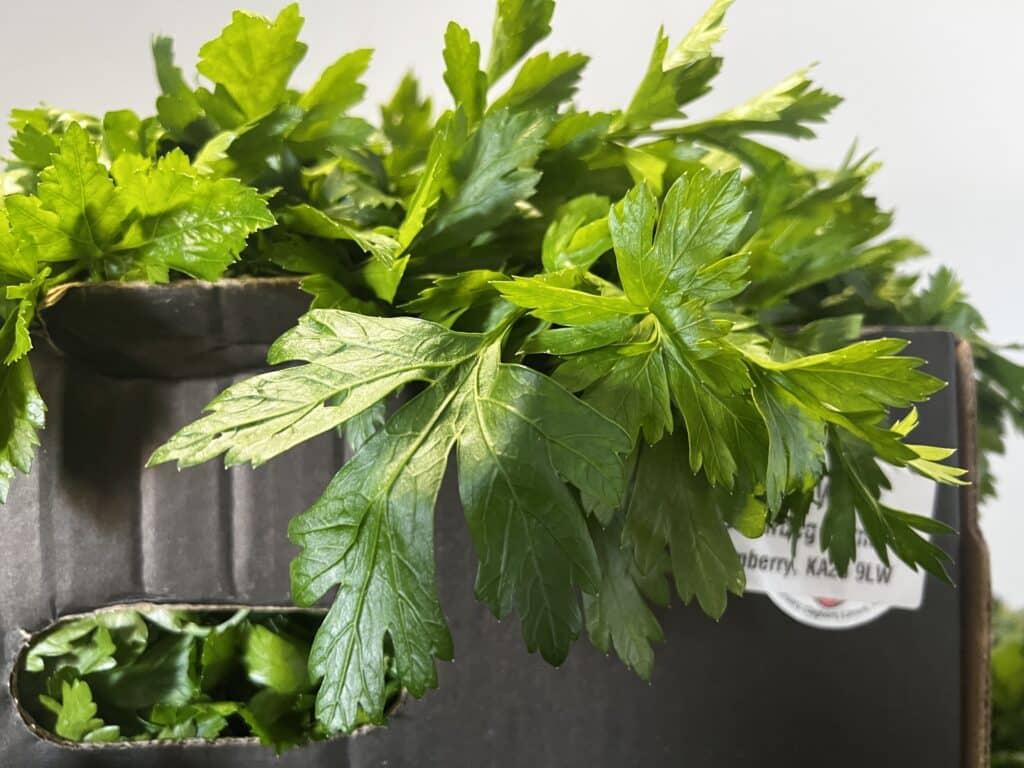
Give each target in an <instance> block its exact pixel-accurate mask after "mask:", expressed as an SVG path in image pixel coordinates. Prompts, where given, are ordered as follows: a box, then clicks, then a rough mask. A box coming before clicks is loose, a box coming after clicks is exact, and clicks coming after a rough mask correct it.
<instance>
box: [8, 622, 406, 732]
mask: <svg viewBox="0 0 1024 768" xmlns="http://www.w3.org/2000/svg"><path fill="white" fill-rule="evenodd" d="M241 611H244V612H246V619H247V620H249V623H250V624H252V623H255V624H259V625H260V626H264V627H267V628H269V629H271V630H273V631H275V633H276V634H279V635H280V634H282V633H283V631H288V630H292V631H291V632H289V635H290V636H291V637H292V638H293V639H295V640H297V641H299V642H303V641H304V640H306V637H300V636H299V635H300V634H301V632H300V631H295V630H302V629H303V628H305V629H306V630H309V632H308V638H309V639H311V638H312V632H314V631H315V628H314V627H316V626H319V622H318V621H316V619H318V618H322V617H323V616H325V615H326V613H327V612H326V611H324V610H317V609H305V608H296V607H294V606H262V605H261V606H252V605H237V604H197V603H153V602H138V603H122V604H114V605H109V606H104V607H102V608H98V609H96V610H95V611H89V612H85V613H77V614H70V615H67V616H62V617H61V618H59V619H57V620H56V621H54V622H53V623H52V624H50V625H49V626H47V627H45V628H44V629H42V630H40V631H38V632H35V633H33V634H31V635H30V636H29V637H28V638H27V640H26V641H25V644H24V645H23V646H22V648H21V651H20V652H19V653H18V657H17V659H16V661H15V665H14V670H13V671H12V673H11V679H10V688H11V695H12V696H13V697H14V703H15V707H16V709H17V711H18V714H19V715H20V717H21V719H22V721H23V722H24V723H25V725H26V726H27V727H28V729H29V730H30V731H31V732H32V733H33V734H34V735H35V736H37V737H38V738H40V739H43V740H45V741H50V742H54V743H56V744H59V745H60V746H62V747H67V748H72V749H104V748H119V749H124V748H132V747H138V748H150V747H159V746H170V745H174V746H180V745H186V746H187V745H193V746H195V745H202V746H211V745H217V744H232V745H239V744H243V745H252V746H254V747H259V746H260V741H259V739H258V738H257V737H256V736H254V735H246V734H244V733H242V734H239V733H238V732H237V731H239V730H240V728H247V725H246V724H245V721H244V719H242V718H241V717H240V716H238V715H232V716H230V719H229V732H228V735H226V736H217V737H215V738H202V737H198V736H191V737H184V738H166V737H165V738H158V737H156V736H153V737H150V738H148V739H145V740H140V741H132V740H130V736H127V737H126V738H121V739H117V740H113V741H97V742H86V741H74V740H70V739H67V738H65V737H62V736H60V735H58V734H57V733H55V732H54V731H53V730H51V728H48V727H47V726H46V725H45V723H47V722H53V721H54V720H55V718H56V716H55V715H54V714H50V713H49V712H48V710H47V709H46V708H45V707H44V706H43V704H42V703H40V702H38V696H39V694H40V693H44V692H45V690H46V678H47V677H53V676H54V674H55V669H52V668H51V666H50V663H51V662H48V661H46V659H47V658H48V659H50V660H51V661H52V663H53V666H54V667H57V665H58V664H59V661H58V660H59V659H64V660H65V661H69V659H68V656H69V654H64V655H62V656H48V657H45V658H44V659H43V663H44V669H43V671H32V670H29V669H27V664H28V661H29V657H30V654H31V652H32V650H33V649H34V648H35V647H37V646H38V645H40V644H41V643H42V642H44V641H46V640H48V639H51V640H52V639H53V635H55V634H56V633H57V632H59V631H60V630H62V629H64V628H70V627H71V626H73V625H76V624H77V623H78V622H81V621H83V620H89V619H93V618H97V617H103V618H104V619H106V621H103V622H102V623H101V624H97V625H96V626H97V627H99V626H103V627H104V628H105V629H107V632H108V634H111V630H110V628H109V627H110V625H111V624H112V623H113V624H116V622H112V621H111V618H112V617H116V616H122V615H123V616H125V617H130V615H131V614H133V613H134V614H138V615H140V616H141V617H142V620H143V621H144V622H145V624H146V627H147V635H148V637H147V640H146V645H145V649H147V650H148V649H150V648H151V647H152V645H153V641H152V634H153V633H154V632H155V633H157V634H158V639H159V640H165V639H166V638H169V637H174V636H175V635H177V636H185V635H190V634H191V635H192V636H195V637H196V638H197V640H196V642H195V643H194V646H195V648H196V650H195V653H197V654H201V651H202V647H203V645H202V643H203V642H205V637H204V636H201V635H199V634H198V630H197V629H196V627H199V628H200V629H210V630H212V629H213V628H215V627H218V626H224V624H223V622H227V621H229V620H230V619H231V617H233V616H236V615H237V614H238V612H241ZM182 613H187V614H191V615H192V616H193V618H194V619H196V620H197V621H195V622H194V623H193V626H192V627H186V626H183V625H182V626H179V627H178V628H177V629H171V628H169V627H170V622H172V620H173V619H174V617H176V616H179V615H180V614H182ZM275 618H276V619H277V620H278V624H279V626H275V623H274V620H275ZM125 621H126V623H127V622H130V621H131V619H130V618H128V619H126V620H125ZM151 628H152V629H151ZM95 632H96V629H92V630H88V631H85V632H83V637H94V636H95V635H94V633H95ZM111 637H113V635H111ZM183 642H184V641H183ZM243 654H244V652H243V651H242V650H241V649H238V656H239V661H238V662H237V664H236V665H235V666H236V667H237V668H238V669H236V670H235V672H236V673H237V672H238V671H239V670H242V671H243V672H244V669H243V668H242V662H241V658H242V656H243ZM115 657H116V655H115ZM79 658H81V657H79ZM79 663H81V662H79ZM196 664H197V665H198V658H197V661H196ZM96 675H103V671H97V672H92V673H89V674H85V675H82V679H83V680H85V681H86V682H87V683H88V682H89V681H90V678H92V679H93V683H94V686H96V685H97V678H96V677H95V676H96ZM248 685H249V686H250V687H251V688H253V689H257V686H256V685H255V684H253V683H251V682H249V683H248ZM94 686H90V688H92V687H94ZM100 691H102V686H100V687H99V688H98V691H97V692H98V693H99V692H100ZM311 692H312V693H314V694H315V692H316V686H313V687H312V689H311ZM31 699H36V701H35V702H33V701H31ZM404 699H405V691H404V690H401V691H398V692H397V693H396V694H395V695H394V697H393V698H392V700H391V701H389V702H388V704H387V706H386V709H385V715H386V716H388V717H390V716H391V715H393V714H394V713H395V711H396V710H397V709H398V708H399V707H400V706H401V705H402V703H403V701H404ZM95 703H97V705H98V707H99V710H98V711H97V713H96V717H98V718H101V719H102V718H103V716H104V708H105V706H106V705H107V704H108V702H104V701H102V695H100V696H95ZM108 709H109V708H108ZM107 714H108V716H110V714H111V713H110V712H109V711H108V713H107ZM231 720H234V721H235V722H231ZM238 721H240V722H238ZM375 727H377V726H374V725H372V724H368V725H364V726H361V727H359V728H357V729H356V730H354V731H352V732H351V733H349V734H337V735H335V736H331V737H330V739H331V740H333V739H340V738H347V737H352V736H357V735H359V734H361V733H364V732H365V731H367V730H370V729H372V728H375ZM267 748H271V747H269V746H268V747H267Z"/></svg>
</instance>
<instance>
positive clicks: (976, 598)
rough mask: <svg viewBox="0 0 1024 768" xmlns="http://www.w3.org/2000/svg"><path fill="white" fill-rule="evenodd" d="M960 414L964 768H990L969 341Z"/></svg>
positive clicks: (988, 595) (987, 637)
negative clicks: (964, 481) (963, 474)
mask: <svg viewBox="0 0 1024 768" xmlns="http://www.w3.org/2000/svg"><path fill="white" fill-rule="evenodd" d="M956 361H957V366H956V370H957V395H958V399H959V400H960V403H959V406H960V407H959V408H958V409H957V413H958V414H959V419H960V424H959V429H960V445H961V446H963V455H962V456H961V461H962V462H963V466H964V467H965V468H966V469H967V479H968V480H970V484H969V485H965V486H963V487H962V488H961V489H960V499H961V511H962V517H961V523H960V525H961V528H960V536H961V547H963V552H964V557H963V558H962V560H963V563H964V565H963V573H962V574H961V583H963V584H964V585H965V586H966V589H964V592H963V596H962V600H963V611H962V621H963V624H962V625H961V632H962V643H963V686H964V697H963V700H964V710H963V718H964V756H963V764H964V768H990V766H991V754H990V753H991V734H992V704H991V702H992V691H991V686H992V676H991V672H990V663H991V655H992V637H991V634H992V632H991V628H992V578H991V572H990V568H989V554H988V545H986V543H985V538H984V536H982V533H981V526H980V524H979V520H978V483H979V480H980V478H979V477H978V396H977V391H976V388H975V383H974V355H973V354H972V353H971V346H970V344H968V343H967V342H966V341H962V340H961V341H958V342H957V345H956Z"/></svg>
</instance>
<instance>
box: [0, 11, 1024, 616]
mask: <svg viewBox="0 0 1024 768" xmlns="http://www.w3.org/2000/svg"><path fill="white" fill-rule="evenodd" d="M238 4H241V5H243V6H244V7H246V8H248V9H250V10H254V11H260V12H263V13H266V14H274V13H276V11H277V10H278V9H279V8H280V7H281V6H282V5H283V2H267V1H266V0H203V1H202V2H194V1H190V2H179V3H167V2H166V0H159V1H157V0H92V1H91V2H84V1H81V0H65V1H64V2H54V1H53V0H49V1H48V2H42V1H39V2H23V1H22V0H0V111H2V112H3V113H6V112H7V111H8V110H10V109H11V108H12V107H16V106H18V107H26V106H31V105H34V104H36V103H37V102H39V101H46V102H48V103H51V104H54V105H58V106H61V107H66V108H70V109H79V110H83V111H86V112H93V113H102V112H103V111H105V110H106V109H110V108H123V107H130V108H133V109H136V110H138V111H140V112H148V111H151V110H152V103H153V99H154V97H155V87H156V86H155V80H154V77H153V74H152V67H151V64H150V59H149V48H148V46H149V38H150V36H151V35H152V34H156V33H161V34H168V35H171V36H173V37H174V38H175V39H176V43H177V52H178V60H179V63H181V64H182V65H183V68H184V69H185V70H186V72H191V71H192V70H193V66H194V61H195V54H196V51H197V49H198V47H199V45H200V44H201V43H202V42H203V41H205V40H207V39H209V38H212V37H215V36H216V35H217V33H218V31H219V30H220V28H221V27H222V26H224V24H226V23H227V22H228V20H229V18H230V12H231V10H232V8H234V7H235V6H236V5H238ZM492 8H493V5H492V3H491V2H489V1H488V0H369V2H368V1H367V0H305V2H303V3H302V10H303V13H304V15H305V16H306V19H307V23H306V29H305V31H304V33H303V39H304V40H305V42H307V43H308V44H309V46H310V51H309V54H308V55H307V57H306V60H305V61H304V62H303V64H302V66H301V68H300V70H299V72H298V75H297V78H296V82H298V83H300V84H308V83H311V82H312V78H313V77H314V76H315V73H316V72H318V71H319V70H321V69H322V68H323V67H325V66H327V65H328V64H329V63H331V62H332V61H333V60H334V59H335V58H336V57H337V56H338V55H340V53H342V52H344V51H346V50H349V49H352V48H357V47H372V48H375V49H376V50H377V55H376V57H375V59H374V62H373V64H372V66H371V69H370V72H369V74H368V76H367V78H366V80H367V82H368V85H369V86H370V90H369V93H370V99H371V101H372V102H373V103H374V104H375V103H377V102H379V101H381V100H383V99H384V98H386V97H387V96H388V95H390V93H391V90H392V89H393V87H394V85H395V84H396V83H397V81H398V79H399V78H400V77H401V75H402V74H403V73H404V72H405V71H406V70H407V69H409V68H414V69H415V70H416V72H417V73H418V74H419V75H420V77H421V80H422V81H423V82H424V84H425V86H426V89H427V90H428V92H430V93H432V94H435V95H436V96H437V98H438V100H439V101H440V102H444V101H445V99H446V91H445V90H444V85H443V81H442V79H441V72H442V68H443V65H442V61H441V47H442V36H443V34H444V27H445V24H446V23H447V21H448V20H449V19H452V18H454V19H456V20H458V21H459V22H460V23H462V24H463V25H464V26H468V27H469V28H470V29H471V30H472V32H473V33H474V36H475V37H476V38H477V39H480V40H481V41H482V42H483V43H484V45H485V46H486V43H487V40H488V39H489V31H490V23H491V14H492ZM703 10H704V0H630V2H622V0H615V2H607V1H606V0H561V1H560V2H559V5H558V9H557V10H556V13H555V20H554V28H555V32H554V34H553V36H552V38H551V39H550V40H549V41H548V42H547V43H546V44H545V45H546V47H549V48H551V49H555V50H561V49H571V50H579V51H583V52H585V53H588V54H590V55H591V56H592V57H593V59H594V60H593V61H592V63H591V65H590V67H589V68H588V71H587V73H586V79H585V82H584V84H583V87H582V88H581V91H580V101H581V103H582V104H584V105H585V106H587V107H589V108H594V109H600V108H614V107H618V106H624V104H625V103H626V101H627V100H628V98H629V96H630V94H631V93H632V89H633V88H634V87H635V85H636V83H637V82H638V81H639V78H640V76H641V75H642V73H643V70H644V68H645V66H646V63H647V59H648V56H649V54H650V49H651V45H652V43H653V40H654V34H655V31H656V30H657V28H658V25H659V24H665V26H666V29H667V30H668V31H669V33H670V34H671V36H672V39H673V41H676V40H678V39H679V37H680V36H681V35H682V34H684V33H685V31H686V30H687V29H688V27H689V25H690V24H691V23H692V22H693V21H694V20H695V19H696V18H697V17H698V16H699V15H700V14H701V13H702V12H703ZM729 27H730V30H729V32H728V33H727V34H726V37H725V40H724V42H723V44H722V45H721V48H720V50H721V52H722V53H723V54H724V55H725V57H726V65H725V69H724V71H723V73H722V75H720V76H719V78H718V80H717V81H716V91H715V93H713V94H712V95H711V96H710V97H708V98H707V99H706V101H705V102H703V103H701V104H699V105H697V106H696V108H695V109H693V110H692V114H693V116H695V117H702V116H706V115H710V114H712V113H713V112H715V111H716V110H718V109H720V108H723V107H725V106H728V105H731V104H733V103H738V102H740V101H743V100H745V99H746V98H748V97H749V96H751V95H753V94H754V93H756V92H759V91H760V90H762V89H764V88H766V87H767V86H769V85H772V84H773V83H774V82H775V81H777V80H779V79H781V78H782V77H783V76H785V75H787V74H789V73H790V72H792V71H793V70H795V69H797V68H799V67H801V66H803V65H805V64H808V63H811V62H815V61H818V62H821V63H820V65H819V67H818V68H817V70H816V77H817V79H818V80H819V81H820V82H821V83H822V84H824V85H825V86H826V87H828V88H829V89H830V90H833V91H836V92H838V93H840V94H842V95H844V96H845V97H846V99H847V101H846V103H845V104H844V105H843V106H841V107H840V108H839V110H838V111H837V112H836V113H835V114H834V116H833V119H832V120H831V121H830V123H829V125H828V126H827V127H825V128H823V129H822V130H821V131H820V138H819V139H818V140H817V141H814V142H804V143H802V144H801V145H800V146H799V147H797V148H796V153H797V155H798V156H799V157H800V158H801V159H802V160H804V161H806V162H808V163H812V164H813V163H817V164H826V163H827V164H834V163H836V162H838V161H839V159H840V158H841V157H842V155H843V153H844V152H845V150H846V149H847V147H848V146H849V144H850V142H851V141H852V140H853V139H855V138H858V139H860V142H861V147H862V148H869V147H877V148H878V157H879V158H881V159H882V160H884V161H885V167H884V168H883V170H882V171H881V172H880V173H879V174H878V176H877V177H876V180H875V182H874V186H873V189H874V191H875V192H876V193H877V195H878V196H879V197H880V198H881V200H882V202H883V203H884V204H885V205H887V206H893V207H895V208H896V210H897V227H898V231H899V232H900V233H901V234H908V235H912V236H913V237H915V238H917V239H919V240H920V241H922V242H923V243H925V244H926V245H927V246H928V247H929V248H930V249H931V252H932V254H933V256H932V258H931V261H930V262H929V264H931V265H934V264H937V263H940V262H941V263H947V264H950V265H952V266H953V267H954V268H955V269H956V270H957V271H958V272H959V273H960V274H961V275H962V276H963V278H964V280H965V282H966V285H967V287H968V289H969V291H970V294H971V297H972V299H973V300H974V301H975V302H976V303H977V304H978V305H979V306H980V307H982V308H983V309H984V312H985V314H986V316H987V317H988V320H989V325H990V328H991V333H992V336H993V338H995V339H996V340H998V341H1001V342H1009V341H1012V340H1024V320H1022V319H1021V318H1022V304H1024V285H1022V280H1024V265H1022V264H1024V263H1022V256H1024V254H1022V252H1021V250H1022V249H1021V238H1020V236H1019V232H1020V231H1021V220H1022V219H1024V210H1022V203H1024V195H1022V193H1021V190H1020V184H1021V178H1022V175H1024V128H1022V122H1024V106H1022V103H1024V53H1022V47H1024V43H1022V40H1021V36H1020V34H1021V30H1024V2H1020V1H1019V0H972V1H971V2H966V1H965V0H959V1H958V2H954V1H953V0H857V1H856V2H851V1H850V0H772V2H765V0H737V3H736V5H735V6H734V8H733V9H732V11H731V12H730V14H729ZM485 55H486V53H485ZM8 135H9V132H8V131H7V129H6V127H5V126H0V142H2V143H3V145H4V146H6V139H7V136H8ZM996 469H997V472H998V474H999V478H1000V486H1001V498H1000V500H999V501H997V502H994V503H991V504H989V505H988V507H987V508H986V509H985V510H984V513H983V522H984V527H985V530H986V533H987V536H988V540H989V544H990V547H991V549H992V552H993V561H994V574H995V584H996V590H997V592H998V593H999V594H1000V595H1002V596H1003V597H1004V598H1006V599H1009V600H1010V601H1011V602H1013V603H1015V604H1017V605H1024V557H1022V556H1021V555H1020V548H1021V546H1022V543H1024V513H1022V510H1021V508H1020V507H1021V504H1020V501H1021V499H1022V498H1024V471H1021V470H1024V441H1022V440H1021V439H1019V438H1015V439H1013V440H1012V441H1011V443H1010V445H1009V454H1008V457H1007V458H1006V459H1005V460H1003V461H1000V462H999V463H998V464H997V467H996ZM1015 469H1016V471H1014V470H1015Z"/></svg>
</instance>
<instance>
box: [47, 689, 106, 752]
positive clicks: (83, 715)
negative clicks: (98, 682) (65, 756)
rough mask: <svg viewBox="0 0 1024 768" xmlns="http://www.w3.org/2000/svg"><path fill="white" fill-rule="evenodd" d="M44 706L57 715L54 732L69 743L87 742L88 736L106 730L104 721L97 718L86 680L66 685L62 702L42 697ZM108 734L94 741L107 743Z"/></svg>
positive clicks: (62, 692)
mask: <svg viewBox="0 0 1024 768" xmlns="http://www.w3.org/2000/svg"><path fill="white" fill-rule="evenodd" d="M40 700H41V701H42V703H43V705H44V706H45V707H46V708H47V709H49V710H50V711H51V712H53V713H54V714H55V715H57V723H56V725H55V726H54V729H53V730H54V732H55V733H56V734H57V735H58V736H60V737H62V738H65V739H68V740H69V741H87V740H89V739H88V735H89V734H91V733H93V732H95V731H99V730H101V729H103V728H104V723H103V721H102V720H100V719H99V718H97V717H96V704H95V702H93V700H92V691H90V690H89V685H88V684H87V683H86V682H85V681H84V680H75V681H73V682H70V683H64V685H63V686H62V688H61V700H60V701H59V702H58V701H55V700H54V699H52V698H50V697H49V696H41V697H40ZM106 736H107V734H101V737H100V738H98V739H95V738H94V739H93V740H94V741H107V740H109V739H108V738H106Z"/></svg>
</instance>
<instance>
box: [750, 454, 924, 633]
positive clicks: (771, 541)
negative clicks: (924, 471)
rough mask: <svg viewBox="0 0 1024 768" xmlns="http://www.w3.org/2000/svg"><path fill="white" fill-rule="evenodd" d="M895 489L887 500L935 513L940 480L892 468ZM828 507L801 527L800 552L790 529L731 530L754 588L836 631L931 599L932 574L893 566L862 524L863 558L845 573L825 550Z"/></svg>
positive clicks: (894, 562)
mask: <svg viewBox="0 0 1024 768" xmlns="http://www.w3.org/2000/svg"><path fill="white" fill-rule="evenodd" d="M886 475H887V476H888V477H889V481H890V483H891V484H892V488H891V489H890V490H887V491H883V494H882V499H881V501H882V503H883V504H885V505H886V506H889V507H893V508H895V509H902V510H906V511H908V512H912V513H914V514H917V515H923V516H926V517H931V516H932V515H933V514H934V506H935V484H934V483H933V482H932V481H931V480H928V479H926V478H923V477H920V476H919V475H916V474H914V473H912V472H910V471H908V470H903V469H892V470H890V468H888V467H887V468H886ZM824 514H825V509H824V507H823V506H822V505H819V504H813V505H812V506H811V511H810V512H809V514H808V515H807V521H806V522H805V524H804V526H803V528H802V529H801V530H800V535H799V537H798V539H797V545H796V551H795V553H794V551H793V547H792V540H791V537H790V531H789V526H778V527H775V528H770V529H768V530H767V531H765V533H764V535H763V536H761V537H760V538H758V539H748V538H746V537H745V536H743V535H742V534H740V533H737V532H736V531H731V535H732V540H733V544H735V546H736V551H737V552H738V553H739V556H740V561H741V562H742V563H743V567H744V570H745V571H746V575H747V590H748V591H750V592H763V593H766V594H768V595H769V596H771V597H772V599H773V600H774V601H775V603H776V604H777V605H779V607H780V608H782V609H783V610H784V611H785V612H786V613H787V614H789V615H790V616H792V617H793V618H795V619H797V620H799V621H803V622H804V623H807V624H811V625H812V626H823V627H831V628H836V629H839V628H842V627H850V626H857V625H859V624H863V623H865V622H867V621H870V620H872V619H874V618H877V617H878V616H880V615H881V614H882V613H884V612H885V610H886V609H888V608H905V609H910V610H914V609H917V608H920V607H921V602H922V600H923V598H924V571H923V570H921V569H918V570H917V571H916V572H915V571H913V570H911V569H910V567H909V566H907V565H906V564H904V563H903V562H902V561H900V560H899V558H897V557H896V556H895V555H892V554H891V553H890V557H889V562H890V564H889V565H885V564H884V563H883V562H882V561H881V560H880V559H879V557H878V554H877V553H876V552H875V550H874V548H873V547H872V546H871V542H870V541H869V540H868V537H867V535H866V534H865V533H864V530H863V529H862V528H860V527H858V528H857V558H856V561H855V562H852V563H850V567H849V569H848V570H847V573H846V576H845V577H842V576H840V575H839V574H838V573H837V571H836V568H835V565H833V563H832V561H831V560H830V559H829V557H828V556H827V555H826V554H825V553H824V552H822V550H821V521H822V518H823V517H824Z"/></svg>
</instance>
